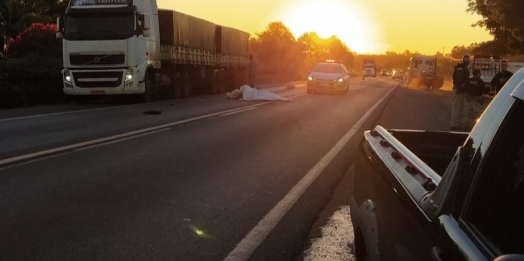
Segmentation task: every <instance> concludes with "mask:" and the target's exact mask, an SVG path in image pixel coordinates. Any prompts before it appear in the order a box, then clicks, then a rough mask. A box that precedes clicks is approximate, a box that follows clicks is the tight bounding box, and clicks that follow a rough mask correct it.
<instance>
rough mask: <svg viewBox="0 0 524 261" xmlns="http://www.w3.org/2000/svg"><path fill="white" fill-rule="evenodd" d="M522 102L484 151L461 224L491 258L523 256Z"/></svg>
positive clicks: (523, 177) (523, 110)
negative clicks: (490, 145) (490, 147)
mask: <svg viewBox="0 0 524 261" xmlns="http://www.w3.org/2000/svg"><path fill="white" fill-rule="evenodd" d="M522 115H524V102H523V101H520V100H517V101H516V102H515V105H514V107H513V108H512V109H511V111H510V113H509V114H508V118H507V120H506V121H505V123H503V124H502V125H501V131H500V132H499V133H498V134H497V137H495V139H496V140H494V142H496V144H500V145H498V146H496V147H495V148H493V149H492V150H491V151H488V155H486V157H485V158H484V159H483V161H484V162H483V163H482V164H485V165H484V167H483V168H480V172H479V173H478V174H477V175H478V176H477V177H478V183H477V184H476V186H474V187H475V188H476V189H475V191H473V193H472V194H471V195H470V197H469V198H468V201H467V203H466V211H465V214H464V222H465V224H467V226H468V227H470V228H471V230H472V231H473V233H475V234H477V237H478V238H479V241H480V242H479V244H481V245H488V246H490V249H491V250H492V251H491V252H493V253H494V254H495V255H498V254H508V253H521V254H524V120H522Z"/></svg>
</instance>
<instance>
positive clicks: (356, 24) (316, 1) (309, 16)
mask: <svg viewBox="0 0 524 261" xmlns="http://www.w3.org/2000/svg"><path fill="white" fill-rule="evenodd" d="M278 19H280V20H281V21H282V22H283V23H284V24H285V25H286V26H288V27H289V29H290V30H291V32H292V33H293V34H294V35H295V37H297V38H298V37H300V35H302V34H303V33H305V32H316V33H317V34H318V36H320V37H323V38H327V37H330V36H333V35H335V36H337V37H338V38H339V39H340V40H342V41H343V42H345V43H346V45H347V46H348V47H349V48H350V49H351V50H352V51H355V52H357V53H370V52H382V51H384V50H383V49H385V48H384V47H383V46H381V43H380V41H379V40H380V39H378V36H380V34H381V32H380V28H378V24H377V23H376V22H375V21H374V20H373V19H372V18H371V16H370V15H367V14H366V13H365V11H364V9H362V8H360V7H359V6H357V5H355V4H351V3H348V1H340V0H309V1H303V0H297V1H294V2H293V3H290V4H288V5H286V6H285V7H284V8H283V10H282V13H281V14H280V16H279V17H278Z"/></svg>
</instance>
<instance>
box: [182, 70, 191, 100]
mask: <svg viewBox="0 0 524 261" xmlns="http://www.w3.org/2000/svg"><path fill="white" fill-rule="evenodd" d="M191 80H192V79H191V73H188V72H186V73H185V74H184V79H182V91H183V93H184V98H188V97H190V96H191V85H192V84H191V83H192V81H191Z"/></svg>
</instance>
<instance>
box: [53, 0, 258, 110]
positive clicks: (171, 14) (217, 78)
mask: <svg viewBox="0 0 524 261" xmlns="http://www.w3.org/2000/svg"><path fill="white" fill-rule="evenodd" d="M57 24H58V27H57V28H58V32H57V37H58V38H61V39H63V66H64V69H63V70H62V75H63V81H64V87H63V90H64V93H65V94H66V95H71V96H91V95H138V96H140V97H143V99H144V101H146V102H150V101H154V100H157V99H160V98H166V97H168V98H183V97H189V96H191V95H194V94H200V93H223V92H226V91H228V90H232V89H234V88H238V87H239V86H240V85H242V84H243V83H245V70H246V66H247V63H248V55H249V53H248V52H249V33H247V32H244V31H241V30H238V29H235V28H231V27H227V26H222V25H218V24H214V23H212V22H210V21H207V20H204V19H201V18H197V17H194V16H191V15H187V14H184V13H181V12H178V11H174V10H167V9H158V6H157V3H156V0H71V1H70V3H69V6H68V7H67V9H66V13H65V16H63V17H60V18H58V21H57Z"/></svg>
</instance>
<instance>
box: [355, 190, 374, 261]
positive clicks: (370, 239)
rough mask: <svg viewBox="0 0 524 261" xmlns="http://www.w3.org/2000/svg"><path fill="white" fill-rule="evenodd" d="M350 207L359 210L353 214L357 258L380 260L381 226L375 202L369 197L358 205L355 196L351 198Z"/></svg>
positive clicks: (372, 260) (369, 260)
mask: <svg viewBox="0 0 524 261" xmlns="http://www.w3.org/2000/svg"><path fill="white" fill-rule="evenodd" d="M350 208H351V209H352V210H357V213H355V215H351V216H352V223H353V229H354V234H355V243H354V251H355V256H356V259H357V260H367V261H380V260H381V259H380V248H379V238H380V228H379V220H378V214H377V208H376V207H375V204H374V203H373V201H371V200H370V199H367V200H365V201H364V202H362V205H360V207H358V204H357V202H356V200H355V198H351V200H350Z"/></svg>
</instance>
